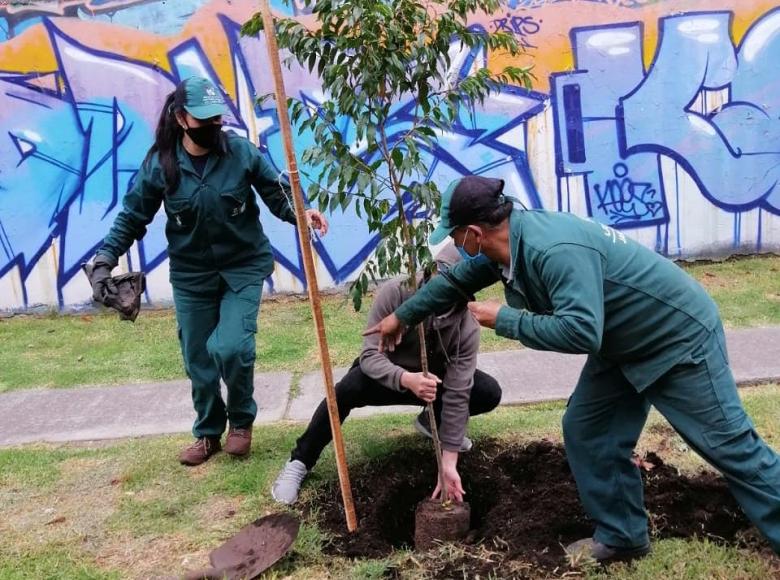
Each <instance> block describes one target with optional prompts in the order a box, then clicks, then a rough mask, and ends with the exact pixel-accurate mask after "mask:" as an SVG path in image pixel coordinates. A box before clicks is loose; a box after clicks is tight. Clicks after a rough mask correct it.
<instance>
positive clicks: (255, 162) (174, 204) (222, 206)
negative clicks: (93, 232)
mask: <svg viewBox="0 0 780 580" xmlns="http://www.w3.org/2000/svg"><path fill="white" fill-rule="evenodd" d="M225 142H226V151H225V152H224V153H223V154H222V155H217V154H216V153H211V154H209V158H208V160H207V162H206V166H205V168H204V170H203V175H198V173H197V172H196V171H195V168H194V167H193V165H192V161H191V160H190V158H189V155H187V153H186V151H185V150H184V147H183V146H182V145H181V143H179V146H178V148H177V152H176V156H177V159H178V164H179V168H180V171H181V181H180V182H179V186H178V187H177V188H176V190H175V191H174V192H172V193H169V194H167V195H166V194H165V193H164V192H165V181H164V178H163V170H162V167H161V166H160V160H159V157H158V155H157V154H154V155H153V156H152V157H151V159H150V160H149V163H144V164H143V165H142V167H141V168H140V169H139V171H138V174H137V175H136V177H135V180H134V182H133V186H132V187H131V188H130V190H129V191H128V192H127V193H126V194H125V197H124V201H123V209H122V211H121V212H120V213H119V215H117V217H116V219H115V220H114V224H113V226H112V227H111V230H110V231H109V233H108V236H106V239H105V240H104V242H103V245H102V246H101V248H100V249H99V250H98V254H102V255H104V256H106V257H108V258H109V259H111V260H112V261H113V262H114V263H115V262H116V260H117V259H118V258H119V256H121V255H123V254H124V253H125V252H127V250H128V249H129V248H130V246H131V245H132V243H133V242H134V241H135V240H140V239H141V238H142V237H143V236H144V235H145V234H146V226H147V225H149V223H150V222H151V221H152V219H153V218H154V216H155V214H156V213H157V211H158V210H159V209H160V204H163V205H164V206H165V213H166V215H167V217H168V220H167V222H166V225H165V235H166V238H167V240H168V256H169V258H170V280H171V283H172V284H173V285H175V286H178V287H181V288H184V289H188V290H195V291H197V290H204V291H210V290H214V289H216V288H217V287H218V286H219V283H220V278H221V279H223V280H224V281H225V282H226V283H227V284H228V286H230V288H231V289H232V290H234V291H238V290H241V289H242V288H244V287H245V286H247V285H249V284H259V283H262V281H263V280H264V279H265V278H266V277H267V276H268V275H269V274H271V272H272V271H273V265H274V257H273V252H272V250H271V244H270V242H269V241H268V238H267V236H266V235H265V233H264V232H263V226H262V225H261V224H260V220H259V215H260V210H259V207H258V203H257V201H256V198H255V195H254V194H253V192H252V187H254V189H255V191H257V193H259V194H260V197H262V198H263V201H264V202H265V204H266V205H267V206H268V208H269V209H270V210H271V212H272V213H273V214H274V215H275V216H277V217H278V218H280V219H282V220H284V221H287V222H289V223H292V224H294V223H295V212H294V211H293V209H292V207H291V203H292V202H291V201H289V200H290V199H291V198H290V197H289V195H288V194H289V187H288V186H287V185H286V184H281V183H280V181H279V178H278V176H277V174H276V172H275V171H274V170H273V169H272V168H271V166H270V165H269V164H268V163H267V162H266V161H265V160H264V159H263V158H262V156H261V154H260V152H259V151H258V149H257V147H255V146H254V145H253V144H252V143H251V142H250V141H248V140H247V139H244V138H243V137H239V136H237V135H234V134H232V133H227V134H226V140H225Z"/></svg>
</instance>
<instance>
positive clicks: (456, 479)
mask: <svg viewBox="0 0 780 580" xmlns="http://www.w3.org/2000/svg"><path fill="white" fill-rule="evenodd" d="M441 471H442V477H443V478H444V487H445V488H446V489H447V498H446V499H450V500H452V501H456V502H458V503H460V502H462V501H463V496H464V495H466V492H465V491H463V486H462V485H461V483H460V475H459V474H458V452H457V451H447V450H446V449H444V450H442V452H441ZM441 495H442V493H441V482H437V483H436V489H434V490H433V495H432V496H431V497H432V498H433V499H439V498H440V497H441ZM441 499H445V498H443V497H442V498H441Z"/></svg>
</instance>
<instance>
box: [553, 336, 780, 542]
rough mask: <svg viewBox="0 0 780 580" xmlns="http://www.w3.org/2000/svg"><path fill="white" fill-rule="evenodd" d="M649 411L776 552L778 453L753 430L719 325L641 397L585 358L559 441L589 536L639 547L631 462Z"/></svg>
mask: <svg viewBox="0 0 780 580" xmlns="http://www.w3.org/2000/svg"><path fill="white" fill-rule="evenodd" d="M651 404H652V405H653V406H654V407H655V408H656V409H657V410H658V411H659V412H660V413H661V414H662V415H663V416H664V417H666V419H667V420H668V421H669V423H670V424H671V425H672V427H674V428H675V430H676V431H677V432H678V433H679V434H680V435H681V436H682V438H683V439H684V440H685V441H686V443H687V444H688V445H689V446H690V447H691V449H693V450H694V451H696V452H697V453H698V454H699V455H701V456H702V457H703V458H704V459H705V460H706V461H707V462H709V463H710V464H711V465H712V466H714V467H715V468H716V469H718V470H719V471H720V472H721V473H722V474H723V476H724V477H725V478H726V481H727V482H728V485H729V487H730V489H731V492H732V493H733V494H734V497H735V498H736V499H737V501H738V502H739V504H740V506H742V509H743V510H744V512H745V514H746V515H747V516H748V518H749V519H750V521H752V522H753V523H754V524H755V525H756V527H757V528H758V529H759V530H761V532H762V533H763V534H764V536H766V538H767V539H768V540H769V542H770V544H771V546H772V548H773V549H774V550H775V551H776V552H778V553H780V456H778V454H777V453H775V452H774V451H773V450H772V449H771V448H770V447H769V446H768V445H767V444H766V443H765V442H764V441H763V440H762V439H761V437H759V435H758V434H757V433H756V431H755V429H754V427H753V424H752V422H751V421H750V419H749V418H748V416H747V414H746V413H745V410H744V408H743V407H742V402H741V401H740V399H739V395H738V394H737V386H736V383H735V382H734V377H733V376H732V374H731V369H730V368H729V366H728V357H727V354H726V343H725V337H724V334H723V329H722V327H720V326H719V327H718V328H716V329H715V330H714V331H713V332H712V333H710V334H709V335H708V337H707V338H705V340H704V341H703V342H702V344H700V345H699V346H698V347H697V348H695V349H694V350H693V351H692V352H691V353H690V354H689V355H687V356H686V357H685V358H684V359H683V360H682V361H680V363H678V364H677V365H676V366H675V367H673V368H672V369H671V370H670V371H669V372H667V373H666V374H665V375H663V376H662V377H661V378H660V379H659V380H658V381H656V382H655V383H654V384H653V385H651V386H650V387H648V388H647V389H646V390H644V391H642V392H637V390H636V389H634V387H633V386H632V385H631V384H630V383H629V382H628V381H627V380H626V378H625V377H624V376H623V374H622V373H621V372H620V369H619V368H618V367H617V366H615V365H611V364H608V363H606V362H605V361H604V360H602V359H599V358H597V357H594V356H591V357H590V358H589V359H588V362H587V363H586V365H585V368H584V369H583V371H582V375H581V376H580V379H579V382H578V383H577V388H576V389H575V391H574V394H573V395H572V397H571V399H570V400H569V404H568V407H567V409H566V413H565V415H564V417H563V435H564V442H565V445H566V455H567V458H568V460H569V465H570V467H571V470H572V473H573V474H574V479H575V480H576V482H577V490H578V492H579V495H580V499H581V501H582V503H583V506H584V507H585V510H586V511H587V513H588V515H589V516H590V517H591V518H592V519H593V520H594V521H595V523H596V532H595V534H594V538H595V539H596V540H597V541H599V542H602V543H604V544H607V545H609V546H616V547H630V546H639V545H643V544H646V543H647V542H648V540H649V536H648V530H647V516H646V513H645V509H644V500H643V495H642V479H641V477H640V473H639V469H638V468H637V466H636V465H634V463H633V462H632V461H631V455H632V452H633V450H634V447H635V446H636V442H637V440H638V439H639V435H640V433H641V431H642V428H643V427H644V424H645V421H646V420H647V414H648V411H649V409H650V405H651Z"/></svg>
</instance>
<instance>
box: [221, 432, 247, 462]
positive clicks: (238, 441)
mask: <svg viewBox="0 0 780 580" xmlns="http://www.w3.org/2000/svg"><path fill="white" fill-rule="evenodd" d="M251 447H252V425H249V426H248V427H231V428H230V430H229V431H228V435H227V439H225V453H229V454H230V455H234V456H236V457H245V456H247V455H249V450H250V448H251Z"/></svg>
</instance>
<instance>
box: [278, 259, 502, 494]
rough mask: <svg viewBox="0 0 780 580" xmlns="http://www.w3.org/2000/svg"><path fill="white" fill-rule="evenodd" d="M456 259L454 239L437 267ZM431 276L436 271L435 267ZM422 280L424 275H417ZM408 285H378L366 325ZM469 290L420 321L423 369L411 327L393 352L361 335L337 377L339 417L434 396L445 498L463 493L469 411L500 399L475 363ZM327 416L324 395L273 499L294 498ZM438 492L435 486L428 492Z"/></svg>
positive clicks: (321, 444)
mask: <svg viewBox="0 0 780 580" xmlns="http://www.w3.org/2000/svg"><path fill="white" fill-rule="evenodd" d="M458 260H460V256H459V255H458V253H457V251H456V250H455V248H454V247H453V246H452V244H450V245H448V246H446V247H445V248H444V249H443V250H442V251H441V252H439V254H438V255H437V256H436V269H437V270H438V271H439V272H442V271H443V272H445V275H446V271H447V270H448V268H449V266H451V265H453V264H454V263H456V262H457V261H458ZM434 275H437V274H434ZM422 283H423V284H424V283H425V280H424V279H423V280H422ZM411 295H412V291H411V289H410V288H408V286H407V284H406V278H405V277H399V278H394V279H392V280H390V281H388V282H387V283H385V284H384V285H382V286H381V287H380V289H379V290H378V292H377V293H376V296H375V298H374V303H373V306H372V307H371V310H370V312H369V315H368V325H367V327H368V328H370V327H372V326H374V325H375V324H377V323H378V322H379V321H380V320H382V319H383V318H384V317H385V316H387V315H388V314H390V313H392V312H393V311H394V310H395V309H396V308H398V307H399V306H400V305H401V304H402V303H403V302H404V301H405V300H406V299H407V298H409V297H410V296H411ZM467 299H468V297H465V296H464V300H463V301H462V303H459V304H456V305H455V306H454V307H453V308H451V309H450V310H448V311H447V312H445V313H443V314H441V315H438V316H431V317H429V318H428V319H426V320H425V321H424V323H423V324H424V325H425V336H426V345H427V349H428V366H429V372H428V375H429V376H427V377H426V376H424V375H423V373H422V372H421V365H420V341H419V337H418V332H417V329H416V327H415V328H412V329H410V330H409V331H408V332H407V333H406V334H404V336H403V338H402V339H401V342H400V344H399V345H398V346H397V347H396V348H395V350H393V352H387V351H385V352H380V351H379V340H378V338H377V335H369V336H366V337H364V340H363V349H362V351H361V353H360V356H359V357H358V358H357V359H356V360H355V362H354V363H353V364H352V367H351V368H350V369H349V371H348V372H347V374H346V375H345V376H344V378H343V379H341V380H340V381H339V382H338V383H337V384H336V401H337V404H338V410H339V420H340V421H341V422H342V423H343V422H344V420H345V419H346V418H347V416H348V415H349V413H350V411H352V409H355V408H359V407H365V406H387V405H418V406H422V405H425V404H426V403H429V402H432V403H433V408H434V414H435V416H436V423H437V426H438V431H439V437H440V439H441V446H442V459H443V469H444V474H445V478H444V480H445V485H446V486H447V490H448V497H450V498H453V499H455V500H457V501H462V499H463V494H464V492H463V488H462V486H461V482H460V476H459V475H458V472H457V457H458V453H459V452H461V451H468V450H470V449H471V446H472V443H471V440H470V439H469V438H468V437H466V424H467V423H468V420H469V416H471V415H479V414H482V413H487V412H489V411H492V410H493V409H494V408H495V407H496V406H497V405H498V404H499V402H500V401H501V387H500V386H499V384H498V382H497V381H496V380H495V379H494V378H493V377H492V376H490V375H488V374H487V373H485V372H483V371H480V370H479V369H477V351H478V350H479V336H480V328H479V325H478V324H477V322H476V321H475V320H474V317H473V316H472V315H471V314H470V313H469V311H468V309H467V308H466V301H467ZM414 425H415V428H416V429H417V430H418V431H419V432H420V433H422V434H423V435H425V436H427V437H429V438H430V437H432V435H431V430H430V424H429V421H428V415H427V413H426V411H425V409H424V408H423V410H422V411H421V412H420V413H419V415H417V417H416V419H415V421H414ZM331 439H332V435H331V431H330V420H329V417H328V408H327V404H326V401H325V400H323V401H322V402H321V403H320V405H319V407H317V410H316V411H315V412H314V415H313V416H312V418H311V421H310V422H309V425H308V427H307V428H306V431H305V432H304V433H303V435H301V437H300V438H299V439H298V441H297V443H296V445H295V448H294V449H293V451H292V453H291V455H290V460H289V461H288V462H287V463H286V464H285V466H284V468H283V469H282V471H281V473H280V474H279V476H278V477H277V478H276V481H275V482H274V483H273V485H272V487H271V495H272V496H273V498H274V499H275V500H276V501H277V502H280V503H283V504H287V505H290V504H293V503H295V502H296V501H297V499H298V492H299V490H300V487H301V484H302V483H303V480H304V479H305V477H306V475H307V474H308V473H309V471H311V470H312V469H313V468H314V465H315V464H316V463H317V460H318V459H319V457H320V454H321V453H322V451H323V450H324V449H325V447H326V446H327V445H328V444H329V443H330V442H331ZM439 493H440V489H439V486H438V485H437V487H436V490H435V491H434V496H438V495H439Z"/></svg>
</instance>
